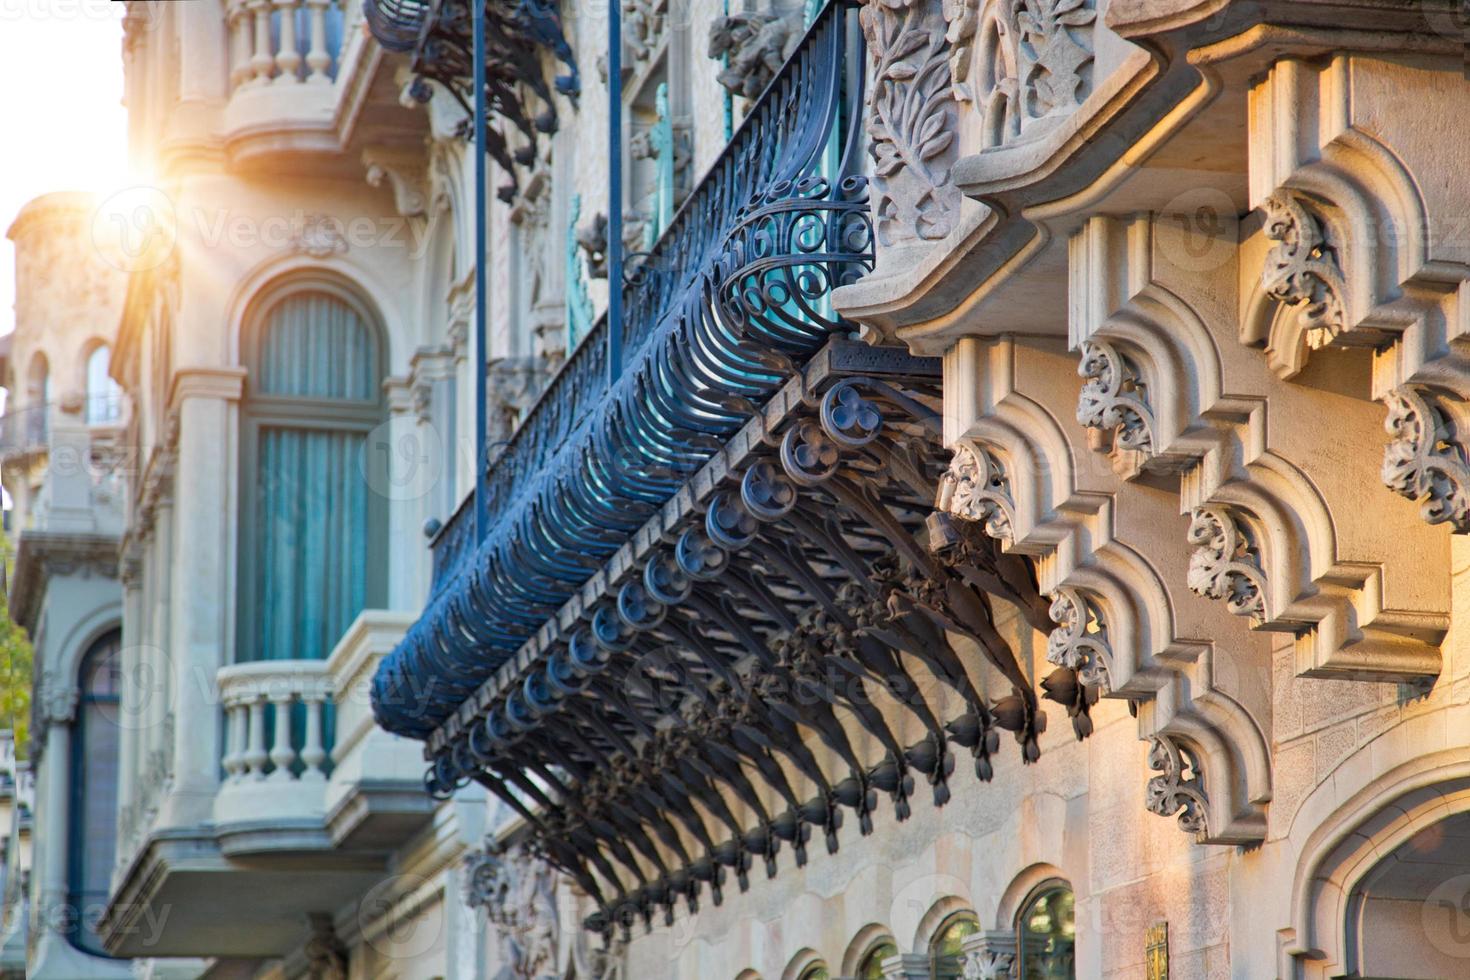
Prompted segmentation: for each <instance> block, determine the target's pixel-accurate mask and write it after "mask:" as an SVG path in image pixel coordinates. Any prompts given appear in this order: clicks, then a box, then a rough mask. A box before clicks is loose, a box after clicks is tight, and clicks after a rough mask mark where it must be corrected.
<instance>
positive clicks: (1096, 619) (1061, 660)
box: [1046, 587, 1113, 691]
mask: <svg viewBox="0 0 1470 980" xmlns="http://www.w3.org/2000/svg"><path fill="white" fill-rule="evenodd" d="M1049 613H1050V615H1051V619H1052V622H1054V623H1056V624H1057V628H1056V629H1054V630H1052V631H1051V634H1050V635H1048V636H1047V638H1046V659H1047V661H1048V662H1050V663H1053V664H1056V665H1057V666H1058V667H1068V668H1071V669H1072V670H1075V671H1077V674H1078V676H1079V677H1081V679H1082V683H1084V684H1086V685H1087V686H1088V687H1100V688H1102V689H1103V690H1105V691H1106V690H1108V689H1109V687H1110V681H1109V677H1108V663H1109V662H1110V661H1111V660H1112V659H1113V649H1112V647H1111V646H1109V645H1108V629H1107V624H1106V623H1105V622H1103V618H1102V615H1101V614H1100V613H1099V612H1098V610H1097V607H1096V606H1094V605H1093V604H1092V603H1091V602H1089V601H1088V600H1087V599H1086V598H1085V597H1083V596H1082V594H1081V593H1079V592H1078V591H1077V590H1076V589H1071V588H1065V587H1063V588H1060V589H1057V591H1056V592H1055V593H1054V594H1053V597H1052V602H1051V609H1050V610H1049Z"/></svg>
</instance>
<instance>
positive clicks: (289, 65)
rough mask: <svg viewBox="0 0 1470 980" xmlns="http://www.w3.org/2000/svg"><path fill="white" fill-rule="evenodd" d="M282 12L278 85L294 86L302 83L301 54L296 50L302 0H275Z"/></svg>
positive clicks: (277, 56) (277, 55)
mask: <svg viewBox="0 0 1470 980" xmlns="http://www.w3.org/2000/svg"><path fill="white" fill-rule="evenodd" d="M275 5H276V10H277V11H279V12H280V15H281V17H280V20H281V34H280V38H281V45H280V48H279V49H278V50H277V51H276V68H277V69H279V71H278V72H277V73H276V84H277V85H281V84H286V85H294V84H295V83H297V82H299V81H301V76H300V75H298V74H297V72H299V71H300V70H301V52H300V51H297V50H296V10H297V8H298V7H300V5H301V0H275Z"/></svg>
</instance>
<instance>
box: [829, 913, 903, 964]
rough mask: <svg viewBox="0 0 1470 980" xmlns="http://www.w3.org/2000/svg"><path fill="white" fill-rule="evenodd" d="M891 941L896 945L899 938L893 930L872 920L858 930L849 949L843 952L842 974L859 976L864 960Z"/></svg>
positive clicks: (848, 946) (849, 944) (848, 945)
mask: <svg viewBox="0 0 1470 980" xmlns="http://www.w3.org/2000/svg"><path fill="white" fill-rule="evenodd" d="M885 942H889V943H893V944H894V945H895V946H897V945H898V940H897V939H896V938H895V937H894V935H893V930H892V929H890V928H888V927H887V926H885V925H882V924H881V923H878V922H870V923H868V924H867V925H865V926H863V927H862V928H861V929H859V930H858V931H857V934H856V935H854V936H853V937H852V941H851V942H849V943H848V944H847V951H846V952H844V953H843V954H842V976H844V977H854V976H857V971H858V968H859V967H861V966H862V965H863V960H865V959H867V958H868V954H869V953H871V952H872V951H873V950H874V949H875V948H876V947H877V946H879V945H880V944H882V943H885Z"/></svg>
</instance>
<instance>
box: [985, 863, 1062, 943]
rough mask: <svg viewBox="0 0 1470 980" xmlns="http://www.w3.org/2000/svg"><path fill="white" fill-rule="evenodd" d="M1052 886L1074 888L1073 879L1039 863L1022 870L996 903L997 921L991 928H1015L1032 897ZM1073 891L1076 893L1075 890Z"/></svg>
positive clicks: (1052, 867) (1053, 866)
mask: <svg viewBox="0 0 1470 980" xmlns="http://www.w3.org/2000/svg"><path fill="white" fill-rule="evenodd" d="M1051 884H1063V885H1066V886H1067V887H1068V888H1073V885H1072V879H1071V878H1069V877H1068V876H1067V874H1066V872H1064V871H1063V870H1062V869H1061V868H1058V867H1057V866H1056V865H1054V864H1046V863H1044V862H1038V863H1036V864H1032V865H1030V866H1028V867H1026V868H1024V869H1022V870H1021V871H1020V872H1019V873H1017V875H1016V876H1015V877H1014V878H1012V879H1011V881H1010V884H1008V885H1006V887H1005V890H1004V891H1003V892H1001V893H1000V900H999V901H997V902H996V903H995V919H994V922H993V924H992V925H991V928H993V929H1010V928H1012V927H1014V926H1015V923H1016V917H1017V916H1019V915H1020V914H1021V912H1022V911H1023V910H1024V909H1025V908H1026V904H1027V902H1029V901H1030V899H1031V897H1032V896H1033V895H1035V894H1036V893H1037V891H1039V890H1040V889H1041V888H1042V887H1043V886H1045V885H1051ZM1073 890H1074V892H1075V888H1074V889H1073Z"/></svg>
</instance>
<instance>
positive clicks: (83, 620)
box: [52, 598, 123, 703]
mask: <svg viewBox="0 0 1470 980" xmlns="http://www.w3.org/2000/svg"><path fill="white" fill-rule="evenodd" d="M122 621H123V604H122V600H121V599H120V598H119V599H116V600H113V601H109V602H106V603H103V604H102V605H99V606H97V607H96V608H94V609H93V610H91V611H90V612H88V613H87V614H86V615H85V616H82V617H80V618H78V619H77V620H76V621H75V622H73V623H72V624H71V626H70V628H68V629H67V631H66V632H65V634H63V635H62V636H61V637H59V641H60V642H59V643H58V644H57V646H56V649H58V650H60V651H61V654H60V656H59V657H58V658H57V660H56V670H55V674H54V675H53V676H54V678H55V679H54V680H53V681H52V683H54V684H58V685H60V684H62V683H64V684H65V685H66V687H65V688H59V687H58V688H53V690H65V691H66V692H67V695H68V698H69V703H75V701H76V698H75V695H76V694H77V693H79V692H80V690H81V687H80V684H81V679H80V677H79V676H78V675H79V672H80V671H81V669H82V658H83V657H85V656H86V654H87V651H89V650H91V649H92V646H93V644H95V643H96V642H97V641H98V640H100V639H102V638H103V637H104V636H106V635H107V634H108V633H111V632H113V631H114V630H120V629H121V628H122Z"/></svg>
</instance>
